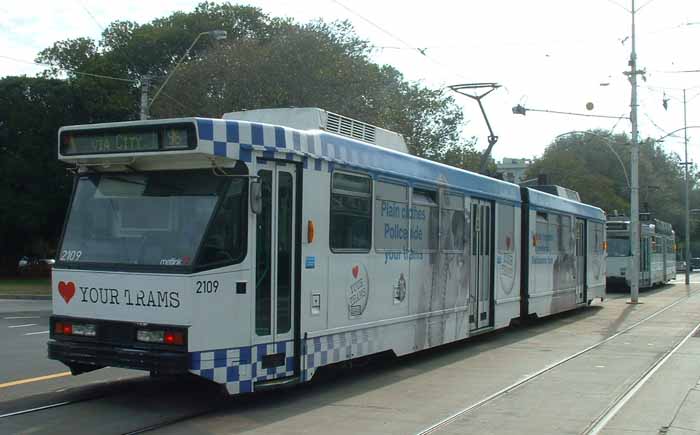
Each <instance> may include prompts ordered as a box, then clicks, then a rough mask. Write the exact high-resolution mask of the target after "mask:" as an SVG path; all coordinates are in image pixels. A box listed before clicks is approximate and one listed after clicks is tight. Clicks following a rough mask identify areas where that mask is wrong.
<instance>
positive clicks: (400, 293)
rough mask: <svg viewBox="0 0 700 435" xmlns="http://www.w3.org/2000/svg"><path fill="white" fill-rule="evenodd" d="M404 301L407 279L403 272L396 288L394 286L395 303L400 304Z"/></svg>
mask: <svg viewBox="0 0 700 435" xmlns="http://www.w3.org/2000/svg"><path fill="white" fill-rule="evenodd" d="M404 299H406V278H404V277H403V272H402V273H401V275H399V280H398V282H397V283H396V286H394V303H395V304H400V303H401V302H403V300H404Z"/></svg>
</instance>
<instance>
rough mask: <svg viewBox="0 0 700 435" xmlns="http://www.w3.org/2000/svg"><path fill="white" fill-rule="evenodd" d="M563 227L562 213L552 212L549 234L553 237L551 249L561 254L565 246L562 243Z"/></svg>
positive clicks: (554, 252)
mask: <svg viewBox="0 0 700 435" xmlns="http://www.w3.org/2000/svg"><path fill="white" fill-rule="evenodd" d="M561 229H562V228H561V215H558V214H554V213H550V216H549V236H550V237H551V243H550V249H551V252H552V253H553V254H559V253H560V252H562V248H563V246H562V245H561V240H562V231H561Z"/></svg>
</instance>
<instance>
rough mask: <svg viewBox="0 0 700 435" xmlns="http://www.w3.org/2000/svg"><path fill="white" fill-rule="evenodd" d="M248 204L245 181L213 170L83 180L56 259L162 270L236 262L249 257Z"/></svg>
mask: <svg viewBox="0 0 700 435" xmlns="http://www.w3.org/2000/svg"><path fill="white" fill-rule="evenodd" d="M246 198H247V180H246V178H244V177H217V176H215V175H214V174H212V172H211V171H208V170H188V171H154V172H141V173H123V174H122V173H120V174H90V175H81V176H79V177H78V181H77V186H76V190H75V193H74V198H73V202H72V206H71V210H70V214H69V217H68V223H67V225H66V229H65V233H64V237H63V244H62V246H61V249H60V251H59V255H58V257H59V258H58V260H59V261H61V262H66V263H80V264H82V265H86V264H96V265H139V266H159V267H173V266H186V267H190V266H193V265H195V263H196V264H198V265H204V264H216V263H221V262H231V261H233V260H235V259H236V258H238V257H239V256H240V255H241V253H242V254H243V255H245V240H244V239H245V232H246V231H245V228H246V227H247V220H246V218H247V201H246ZM205 232H207V234H206V235H205ZM200 245H201V249H200ZM198 252H199V257H198V258H195V256H196V255H197V253H198Z"/></svg>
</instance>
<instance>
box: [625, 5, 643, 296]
mask: <svg viewBox="0 0 700 435" xmlns="http://www.w3.org/2000/svg"><path fill="white" fill-rule="evenodd" d="M634 14H635V6H634V0H632V53H631V54H630V62H629V65H630V71H629V73H627V74H629V78H630V83H631V84H632V101H631V104H630V106H631V111H630V121H631V122H632V153H631V154H632V156H631V165H630V166H631V169H632V170H631V178H632V180H631V186H630V209H631V210H630V227H631V228H630V230H631V231H630V239H631V240H630V241H631V242H632V264H631V265H630V269H631V272H632V274H631V278H632V279H631V282H630V303H631V304H636V303H639V230H640V228H639V142H638V139H637V136H638V131H637V74H640V72H639V71H637V51H636V41H635V36H636V35H635V25H634V24H635V23H634Z"/></svg>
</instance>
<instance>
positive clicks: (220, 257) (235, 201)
mask: <svg viewBox="0 0 700 435" xmlns="http://www.w3.org/2000/svg"><path fill="white" fill-rule="evenodd" d="M247 204H248V179H247V178H232V179H231V181H230V184H229V185H228V189H227V190H226V194H225V196H224V198H222V199H221V204H220V205H219V208H218V209H217V210H216V214H215V215H214V218H213V219H212V220H211V222H210V223H209V228H208V231H207V233H206V235H205V236H204V239H203V240H202V246H201V248H200V251H199V258H198V259H197V265H198V266H199V267H202V266H209V265H215V264H219V263H222V264H227V263H240V262H241V261H242V260H243V258H245V255H246V247H247V238H248V209H247V207H246V206H247Z"/></svg>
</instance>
